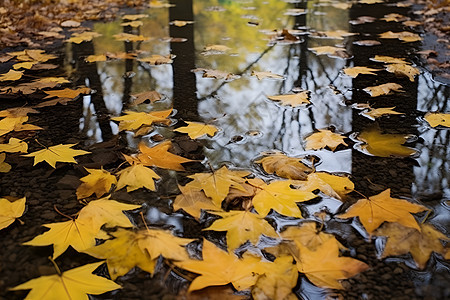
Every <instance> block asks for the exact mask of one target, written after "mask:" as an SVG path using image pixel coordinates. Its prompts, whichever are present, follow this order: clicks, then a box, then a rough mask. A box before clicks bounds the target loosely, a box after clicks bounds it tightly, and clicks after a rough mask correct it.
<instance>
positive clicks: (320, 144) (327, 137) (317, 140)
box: [305, 129, 348, 151]
mask: <svg viewBox="0 0 450 300" xmlns="http://www.w3.org/2000/svg"><path fill="white" fill-rule="evenodd" d="M344 138H345V136H342V135H340V134H338V133H334V132H332V131H330V130H326V129H319V131H318V132H315V133H313V134H311V135H310V136H308V137H307V138H306V139H305V141H306V147H305V148H306V149H307V150H311V149H312V150H319V149H323V148H325V147H328V148H330V149H331V151H334V150H336V148H337V147H338V146H339V145H341V144H342V145H345V146H348V145H347V143H345V142H344Z"/></svg>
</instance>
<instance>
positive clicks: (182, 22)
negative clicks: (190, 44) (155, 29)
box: [169, 20, 194, 27]
mask: <svg viewBox="0 0 450 300" xmlns="http://www.w3.org/2000/svg"><path fill="white" fill-rule="evenodd" d="M193 23H194V21H182V20H175V21H172V22H170V23H169V24H170V25H174V26H177V27H183V26H186V25H188V24H193Z"/></svg>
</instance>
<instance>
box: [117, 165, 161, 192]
mask: <svg viewBox="0 0 450 300" xmlns="http://www.w3.org/2000/svg"><path fill="white" fill-rule="evenodd" d="M117 175H119V181H118V183H117V190H120V189H121V188H124V187H125V186H126V187H127V192H132V191H134V190H137V189H140V188H146V189H149V190H150V191H155V190H156V188H155V182H154V180H155V179H156V180H157V179H160V178H161V177H159V175H158V174H156V173H155V172H154V171H153V170H152V169H150V168H147V167H146V166H144V165H141V164H133V165H131V166H129V167H127V168H125V169H123V170H121V171H119V172H117Z"/></svg>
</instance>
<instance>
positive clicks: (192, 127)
mask: <svg viewBox="0 0 450 300" xmlns="http://www.w3.org/2000/svg"><path fill="white" fill-rule="evenodd" d="M185 123H186V124H188V126H183V127H179V128H177V129H175V130H174V131H177V132H182V133H187V134H188V135H189V137H190V138H191V139H197V138H199V137H201V136H203V135H205V134H206V135H209V136H211V137H212V136H214V135H215V134H216V132H217V130H218V129H217V127H216V126H214V125H208V124H204V123H198V122H187V121H186V122H185Z"/></svg>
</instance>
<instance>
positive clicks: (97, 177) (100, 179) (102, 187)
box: [77, 168, 117, 199]
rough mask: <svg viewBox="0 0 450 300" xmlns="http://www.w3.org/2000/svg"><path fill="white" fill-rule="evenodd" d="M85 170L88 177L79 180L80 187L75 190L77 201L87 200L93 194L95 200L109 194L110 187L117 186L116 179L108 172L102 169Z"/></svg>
mask: <svg viewBox="0 0 450 300" xmlns="http://www.w3.org/2000/svg"><path fill="white" fill-rule="evenodd" d="M85 170H86V171H87V172H88V173H89V175H87V176H84V177H83V178H80V180H81V181H82V183H81V185H80V186H79V187H78V188H77V199H83V198H87V197H89V196H90V195H92V194H94V193H95V196H96V197H97V198H99V197H101V196H103V195H104V194H106V193H109V191H110V190H111V186H112V185H113V184H117V179H116V177H115V176H114V175H111V173H109V172H108V171H105V170H103V168H102V169H100V170H97V169H88V168H85Z"/></svg>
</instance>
